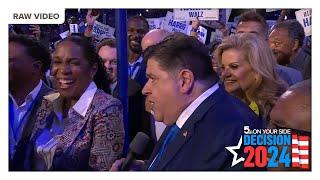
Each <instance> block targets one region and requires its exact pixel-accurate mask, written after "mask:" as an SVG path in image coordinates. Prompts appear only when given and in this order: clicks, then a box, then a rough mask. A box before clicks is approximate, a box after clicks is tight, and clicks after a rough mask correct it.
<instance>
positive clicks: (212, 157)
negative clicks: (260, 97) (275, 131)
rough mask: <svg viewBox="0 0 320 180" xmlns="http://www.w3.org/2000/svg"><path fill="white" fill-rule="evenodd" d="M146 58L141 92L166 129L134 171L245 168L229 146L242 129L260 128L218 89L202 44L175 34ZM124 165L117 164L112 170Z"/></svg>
mask: <svg viewBox="0 0 320 180" xmlns="http://www.w3.org/2000/svg"><path fill="white" fill-rule="evenodd" d="M145 59H146V60H147V62H148V63H147V77H148V78H149V79H148V81H147V83H146V85H145V87H144V88H143V90H142V92H143V94H145V95H147V96H148V99H149V101H150V103H151V104H152V107H151V112H152V114H153V115H154V117H155V119H156V120H157V121H161V122H163V123H165V124H166V125H167V128H166V130H165V131H164V133H163V134H162V136H161V138H160V140H159V141H158V143H157V144H156V146H155V148H154V150H153V153H152V155H151V158H150V159H149V161H147V162H142V161H135V163H134V165H133V166H135V167H132V168H134V169H136V168H137V166H140V168H142V170H152V171H153V170H155V171H163V170H165V171H180V170H201V171H205V170H212V171H213V170H241V169H243V166H242V165H243V163H235V162H234V161H235V160H234V155H233V154H232V153H230V152H229V151H228V150H227V149H226V147H228V146H236V145H237V144H238V143H239V142H240V137H241V136H242V134H243V131H244V126H250V128H251V129H255V128H261V126H262V125H261V124H262V123H261V121H260V120H259V119H258V118H257V117H256V115H255V114H254V113H253V112H252V111H251V110H250V109H249V108H248V107H247V105H245V104H244V103H242V102H241V101H240V100H238V99H236V98H234V97H233V96H231V95H229V94H228V93H227V92H226V91H225V90H224V89H223V88H222V87H220V86H219V84H218V81H219V77H218V75H217V74H216V73H215V72H214V71H213V69H212V68H211V61H210V57H209V52H208V50H207V49H206V48H205V47H204V45H203V44H202V43H201V42H200V41H198V40H197V39H196V38H194V37H189V36H184V35H179V36H175V35H172V36H171V37H170V36H169V37H168V39H167V40H165V41H163V42H161V43H159V44H157V45H155V46H151V47H149V48H148V49H147V50H146V52H145ZM239 144H240V143H239ZM237 153H238V159H239V158H241V157H244V155H243V149H242V147H239V150H237ZM236 159H237V157H236ZM242 159H243V158H242ZM122 162H123V160H117V161H116V162H115V163H114V164H113V166H112V168H111V170H117V169H118V167H119V166H120V165H121V163H122Z"/></svg>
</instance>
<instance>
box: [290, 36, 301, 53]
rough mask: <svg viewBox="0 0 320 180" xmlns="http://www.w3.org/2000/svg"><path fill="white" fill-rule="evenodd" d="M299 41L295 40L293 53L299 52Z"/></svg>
mask: <svg viewBox="0 0 320 180" xmlns="http://www.w3.org/2000/svg"><path fill="white" fill-rule="evenodd" d="M299 48H300V47H299V40H298V39H295V40H294V44H293V48H292V51H293V52H297V51H298V50H299Z"/></svg>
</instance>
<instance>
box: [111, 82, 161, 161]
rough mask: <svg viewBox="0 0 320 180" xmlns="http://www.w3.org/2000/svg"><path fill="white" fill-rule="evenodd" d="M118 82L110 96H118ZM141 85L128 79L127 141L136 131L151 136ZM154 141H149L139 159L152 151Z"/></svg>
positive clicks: (144, 157)
mask: <svg viewBox="0 0 320 180" xmlns="http://www.w3.org/2000/svg"><path fill="white" fill-rule="evenodd" d="M118 89H119V83H117V85H116V87H115V89H114V91H113V93H112V96H113V97H115V98H119V93H118ZM141 90H142V88H141V86H140V85H139V84H138V83H137V82H136V81H134V80H132V79H130V78H129V79H128V118H129V124H128V126H129V129H128V131H127V132H126V133H128V135H129V143H130V142H131V141H132V140H133V138H134V137H135V136H136V134H137V133H138V132H144V133H145V134H147V135H148V136H149V137H151V136H152V132H151V121H150V114H149V113H148V112H146V111H145V97H144V96H143V95H142V92H141ZM154 144H155V142H154V141H151V142H150V143H149V145H148V147H147V150H146V151H145V153H144V154H143V155H141V156H140V157H139V159H148V158H149V157H150V155H151V153H152V149H153V146H154Z"/></svg>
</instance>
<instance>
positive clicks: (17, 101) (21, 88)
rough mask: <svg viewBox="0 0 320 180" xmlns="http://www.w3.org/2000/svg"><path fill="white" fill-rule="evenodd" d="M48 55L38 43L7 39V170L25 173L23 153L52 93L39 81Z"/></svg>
mask: <svg viewBox="0 0 320 180" xmlns="http://www.w3.org/2000/svg"><path fill="white" fill-rule="evenodd" d="M50 61H51V58H50V54H49V52H48V51H47V49H46V48H45V47H44V46H42V45H41V44H40V42H39V41H37V40H36V39H33V38H31V37H27V36H23V35H14V36H10V38H9V92H10V95H9V170H24V161H23V160H24V159H25V150H26V147H27V145H28V142H29V138H30V135H31V132H32V129H33V127H34V122H35V118H36V117H35V113H36V111H37V109H38V108H39V106H40V104H41V101H42V98H43V96H44V95H45V94H46V93H48V92H49V91H51V89H50V88H49V87H48V86H47V85H46V84H45V83H44V82H43V81H42V80H41V79H43V78H44V73H45V72H46V71H47V70H48V69H49V66H50Z"/></svg>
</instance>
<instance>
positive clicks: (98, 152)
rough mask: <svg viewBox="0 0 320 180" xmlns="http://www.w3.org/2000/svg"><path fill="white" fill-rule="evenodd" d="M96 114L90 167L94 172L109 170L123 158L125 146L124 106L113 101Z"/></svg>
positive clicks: (117, 101)
mask: <svg viewBox="0 0 320 180" xmlns="http://www.w3.org/2000/svg"><path fill="white" fill-rule="evenodd" d="M99 109H100V110H99V111H98V112H96V113H95V114H94V117H93V118H94V122H95V123H94V127H93V142H92V146H91V150H90V159H89V166H90V168H91V169H93V170H109V169H110V167H111V165H112V163H113V162H114V161H115V160H116V159H119V158H120V157H121V154H122V149H123V144H124V128H123V117H122V111H123V110H122V105H121V102H120V101H119V100H115V99H113V100H112V102H111V103H108V106H107V107H105V108H102V109H101V108H99Z"/></svg>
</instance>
